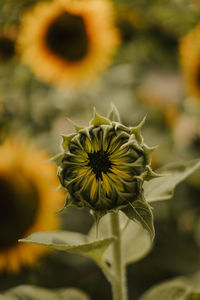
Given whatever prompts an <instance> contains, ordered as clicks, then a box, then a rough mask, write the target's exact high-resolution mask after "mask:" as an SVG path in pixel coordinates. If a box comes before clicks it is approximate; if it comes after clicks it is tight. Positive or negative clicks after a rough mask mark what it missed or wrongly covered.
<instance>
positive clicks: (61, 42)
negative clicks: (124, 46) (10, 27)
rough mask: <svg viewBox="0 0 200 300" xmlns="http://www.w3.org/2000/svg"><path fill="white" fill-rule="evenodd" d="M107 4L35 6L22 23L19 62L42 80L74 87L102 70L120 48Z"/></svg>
mask: <svg viewBox="0 0 200 300" xmlns="http://www.w3.org/2000/svg"><path fill="white" fill-rule="evenodd" d="M113 14H114V13H113V7H112V5H111V3H110V2H109V1H108V0H81V1H80V0H57V1H52V2H42V3H38V4H37V5H36V6H35V7H33V8H32V9H31V10H30V11H28V12H27V13H26V14H25V15H24V17H23V18H22V20H21V31H20V34H19V40H18V48H19V51H20V52H21V57H22V61H23V62H24V63H25V64H27V65H29V66H30V68H31V69H32V70H33V72H34V73H35V74H36V75H37V76H38V77H39V78H40V79H42V80H44V81H47V82H50V83H55V84H58V85H62V86H69V87H74V86H76V85H78V84H80V83H81V82H87V81H89V80H91V79H92V78H94V77H95V75H96V74H97V73H98V72H100V71H103V70H104V69H105V68H106V67H107V66H108V65H109V64H110V60H111V56H112V55H113V53H114V51H115V50H116V47H117V45H118V44H119V39H118V33H117V30H116V28H115V27H114V16H113Z"/></svg>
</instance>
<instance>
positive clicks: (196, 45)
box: [180, 25, 200, 99]
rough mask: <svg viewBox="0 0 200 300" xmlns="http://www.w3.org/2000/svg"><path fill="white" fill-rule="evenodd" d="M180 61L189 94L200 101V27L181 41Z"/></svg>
mask: <svg viewBox="0 0 200 300" xmlns="http://www.w3.org/2000/svg"><path fill="white" fill-rule="evenodd" d="M180 59H181V64H182V68H183V75H184V78H185V81H186V85H187V89H188V92H189V93H190V94H191V95H193V96H194V97H195V98H197V99H200V25H198V26H196V27H195V28H194V29H192V30H191V31H190V32H189V33H188V34H187V35H185V36H184V37H183V38H182V39H181V41H180Z"/></svg>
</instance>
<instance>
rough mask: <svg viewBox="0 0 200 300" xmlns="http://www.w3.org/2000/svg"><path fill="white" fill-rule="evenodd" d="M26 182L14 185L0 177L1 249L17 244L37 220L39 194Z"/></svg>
mask: <svg viewBox="0 0 200 300" xmlns="http://www.w3.org/2000/svg"><path fill="white" fill-rule="evenodd" d="M24 183H25V182H23V184H22V185H21V184H17V185H16V186H14V185H12V184H11V183H10V182H9V181H8V180H7V179H4V178H0V195H1V201H0V228H1V230H0V251H3V250H5V249H8V248H9V247H11V246H13V245H15V244H17V242H18V239H19V238H22V237H23V236H24V234H25V233H26V232H27V230H28V229H29V228H30V227H31V225H32V224H33V222H34V220H35V217H36V214H37V210H38V194H37V191H36V188H35V187H34V186H33V185H32V184H31V183H30V182H28V184H27V183H26V184H24Z"/></svg>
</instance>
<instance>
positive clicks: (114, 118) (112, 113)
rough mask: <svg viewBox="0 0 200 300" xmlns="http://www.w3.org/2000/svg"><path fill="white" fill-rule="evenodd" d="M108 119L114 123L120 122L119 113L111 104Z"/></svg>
mask: <svg viewBox="0 0 200 300" xmlns="http://www.w3.org/2000/svg"><path fill="white" fill-rule="evenodd" d="M108 119H109V120H110V121H114V122H119V123H120V122H121V120H120V114H119V111H118V109H117V108H116V106H115V105H114V104H113V103H112V104H111V111H110V112H109V114H108Z"/></svg>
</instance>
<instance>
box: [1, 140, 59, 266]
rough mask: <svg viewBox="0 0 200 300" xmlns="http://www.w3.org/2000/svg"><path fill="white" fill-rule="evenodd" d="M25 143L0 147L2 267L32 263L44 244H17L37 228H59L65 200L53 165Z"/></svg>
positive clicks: (45, 229)
mask: <svg viewBox="0 0 200 300" xmlns="http://www.w3.org/2000/svg"><path fill="white" fill-rule="evenodd" d="M46 159H48V156H47V155H46V154H45V153H44V152H43V151H41V150H40V151H39V150H38V151H36V150H34V149H33V148H31V147H30V146H28V145H27V144H26V143H24V142H23V143H22V142H19V141H16V140H15V141H11V140H7V141H6V142H4V143H3V144H2V145H1V146H0V195H1V201H0V226H1V231H0V270H7V271H11V272H15V271H18V270H19V269H20V267H21V266H23V265H33V264H34V263H35V261H36V259H37V258H38V257H39V256H40V255H41V254H42V253H43V252H44V248H43V247H38V246H34V245H29V244H24V243H18V239H19V238H22V237H25V236H27V235H29V234H30V233H32V232H34V231H49V230H54V229H57V228H58V225H59V219H58V216H57V215H56V211H57V210H58V209H59V207H60V205H61V201H62V196H63V194H62V192H61V191H56V192H53V191H52V190H53V189H54V188H55V187H56V186H58V181H57V178H56V175H55V174H56V171H55V168H54V165H52V164H49V163H47V162H44V160H46Z"/></svg>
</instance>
